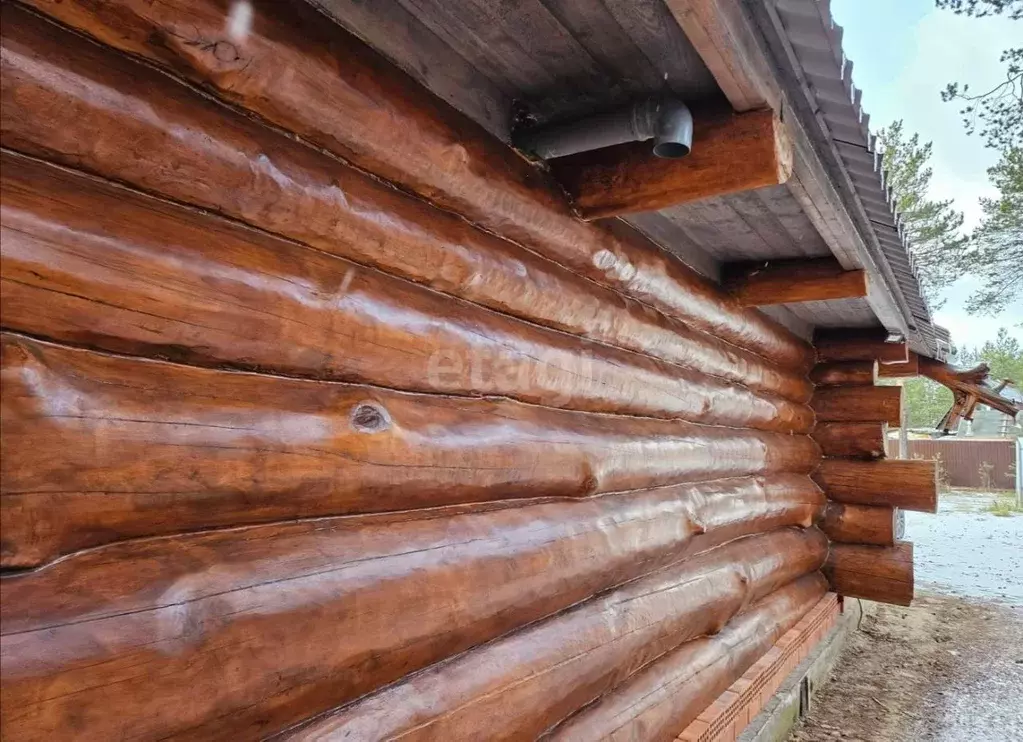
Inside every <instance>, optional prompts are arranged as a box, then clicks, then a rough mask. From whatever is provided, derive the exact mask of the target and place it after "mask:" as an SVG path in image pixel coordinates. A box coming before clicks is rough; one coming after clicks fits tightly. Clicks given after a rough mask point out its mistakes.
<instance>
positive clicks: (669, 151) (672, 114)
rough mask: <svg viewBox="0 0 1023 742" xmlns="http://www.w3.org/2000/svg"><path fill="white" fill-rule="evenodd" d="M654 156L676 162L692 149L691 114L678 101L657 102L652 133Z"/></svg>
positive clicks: (683, 104) (671, 99) (668, 99)
mask: <svg viewBox="0 0 1023 742" xmlns="http://www.w3.org/2000/svg"><path fill="white" fill-rule="evenodd" d="M653 139H654V155H656V156H657V157H663V158H665V159H668V160H677V159H681V158H683V157H685V156H686V155H688V154H689V153H690V152H691V151H692V149H693V114H692V113H691V112H690V110H689V107H688V106H687V105H686V104H685V103H683V102H682V101H680V100H676V99H674V98H667V99H664V100H661V101H659V102H658V112H657V124H656V128H655V131H654V137H653Z"/></svg>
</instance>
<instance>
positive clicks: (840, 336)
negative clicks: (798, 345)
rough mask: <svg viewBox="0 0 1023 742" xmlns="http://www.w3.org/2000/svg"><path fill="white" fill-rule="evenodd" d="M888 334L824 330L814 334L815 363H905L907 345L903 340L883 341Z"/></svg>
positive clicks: (879, 330) (877, 331)
mask: <svg viewBox="0 0 1023 742" xmlns="http://www.w3.org/2000/svg"><path fill="white" fill-rule="evenodd" d="M887 338H888V331H887V330H885V329H884V328H881V327H879V328H877V329H823V330H818V331H817V332H816V333H814V338H813V344H814V347H815V348H816V349H817V360H818V361H820V362H834V361H878V362H879V363H881V364H882V365H884V364H889V363H893V364H904V363H906V362H908V361H909V344H908V343H907V342H906V341H905V340H901V341H898V342H892V343H889V342H886V340H887Z"/></svg>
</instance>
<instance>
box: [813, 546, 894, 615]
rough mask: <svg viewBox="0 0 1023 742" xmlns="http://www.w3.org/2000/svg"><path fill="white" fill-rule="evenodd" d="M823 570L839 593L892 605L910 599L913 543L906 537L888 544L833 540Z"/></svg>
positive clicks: (832, 586)
mask: <svg viewBox="0 0 1023 742" xmlns="http://www.w3.org/2000/svg"><path fill="white" fill-rule="evenodd" d="M823 571H824V575H825V576H826V577H827V578H828V582H829V583H830V584H831V589H832V590H834V591H835V592H836V593H838V594H840V595H845V596H848V597H850V598H863V599H864V600H874V601H877V602H878V603H890V604H892V605H910V604H911V603H912V602H913V590H914V588H913V544H911V543H909V542H908V541H900V542H899V543H897V544H895V546H890V547H885V546H866V545H861V544H832V545H831V550H830V552H829V553H828V561H827V564H825V565H824V568H823Z"/></svg>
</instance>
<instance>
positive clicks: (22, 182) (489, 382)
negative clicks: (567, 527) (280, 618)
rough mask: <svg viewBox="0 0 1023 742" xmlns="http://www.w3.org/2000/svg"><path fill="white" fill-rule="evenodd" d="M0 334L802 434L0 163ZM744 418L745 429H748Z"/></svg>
mask: <svg viewBox="0 0 1023 742" xmlns="http://www.w3.org/2000/svg"><path fill="white" fill-rule="evenodd" d="M2 162H3V167H2V176H0V177H2V188H3V204H2V209H3V223H2V225H0V228H2V230H3V239H2V245H0V250H2V264H0V271H2V274H0V275H2V281H3V283H2V287H3V290H2V294H0V309H2V311H3V315H4V324H5V325H6V326H7V327H8V328H11V329H15V330H18V331H21V332H25V333H30V334H33V335H40V336H44V337H48V338H53V339H56V340H60V341H63V342H69V343H74V344H81V345H85V346H89V347H95V348H100V349H104V350H111V351H115V352H125V353H129V354H133V355H145V356H163V357H169V358H172V359H175V360H180V361H182V362H187V363H193V364H200V365H207V366H230V367H233V368H240V369H246V370H254V371H262V370H267V371H273V372H276V373H281V374H287V375H294V376H302V377H311V378H322V379H333V380H340V381H351V382H359V383H369V384H375V385H379V386H384V387H390V388H398V389H406V390H414V391H422V392H432V393H443V394H459V395H473V396H479V395H501V396H506V397H511V398H515V399H518V400H522V401H526V402H531V403H535V404H541V405H547V406H554V407H563V408H567V409H585V410H590V411H602V412H618V413H626V414H633V415H644V416H653V417H664V418H677V419H694V420H695V419H697V418H699V419H700V421H701V422H705V423H715V424H716V423H721V424H726V425H734V426H739V427H745V426H749V425H755V426H758V427H765V428H773V429H778V430H782V429H784V430H793V431H799V432H804V431H806V430H808V429H809V426H810V424H811V419H812V413H811V412H810V410H809V408H807V407H805V406H803V405H797V404H795V403H793V402H789V401H787V400H784V399H782V398H781V397H777V396H773V395H765V394H755V393H753V392H751V391H750V390H749V389H747V388H745V387H742V386H739V385H735V384H729V383H727V382H725V381H724V380H721V379H718V378H715V377H710V376H704V375H702V374H699V373H698V372H695V371H688V370H686V369H683V368H681V367H679V366H675V365H672V364H667V363H664V362H663V361H658V360H655V359H652V358H648V357H645V356H642V355H639V354H636V353H630V352H628V351H624V350H620V349H615V348H611V347H609V346H606V345H602V344H598V343H594V342H592V341H587V340H583V339H580V338H576V337H573V336H571V335H566V334H564V333H561V332H556V331H554V330H548V329H545V328H541V327H538V326H537V325H534V324H531V323H527V322H523V321H521V320H517V319H514V318H510V317H507V316H505V315H502V314H498V313H495V312H490V311H488V310H485V309H482V308H480V307H478V306H475V305H473V304H469V303H466V302H462V301H459V300H456V299H452V298H450V297H446V296H444V295H442V294H438V293H436V292H434V291H430V290H429V289H427V288H424V287H422V286H418V285H416V284H413V283H409V282H407V281H403V280H401V279H398V278H394V277H391V276H389V275H387V274H384V273H381V272H379V271H376V270H373V269H369V268H364V267H362V266H359V265H356V264H354V263H350V262H348V261H344V260H341V259H340V258H335V257H333V256H330V255H326V254H324V253H322V252H318V251H315V250H310V249H308V248H305V247H302V246H300V245H295V244H293V243H288V242H285V241H283V240H280V239H277V238H274V237H270V236H268V235H264V234H262V233H257V232H254V231H252V230H248V229H244V228H242V227H239V226H236V225H234V224H231V223H227V222H224V221H222V220H220V219H217V218H215V217H212V216H208V215H204V214H200V213H198V212H195V211H189V210H186V209H184V208H182V207H178V206H176V205H173V204H166V203H163V202H160V201H156V200H154V199H151V198H148V197H144V196H141V195H136V194H132V193H129V192H126V191H124V190H122V189H117V188H114V187H111V186H109V185H106V184H103V183H98V182H95V181H93V180H91V179H87V178H84V177H81V176H75V175H73V174H71V173H68V172H65V171H61V170H59V169H57V168H53V167H47V166H45V165H40V164H37V163H34V162H30V161H26V160H25V159H24V158H20V157H17V156H14V155H5V156H4V159H3V161H2ZM758 418H761V419H762V420H763V422H760V421H758Z"/></svg>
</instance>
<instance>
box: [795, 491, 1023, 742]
mask: <svg viewBox="0 0 1023 742" xmlns="http://www.w3.org/2000/svg"><path fill="white" fill-rule="evenodd" d="M991 499H992V496H990V495H986V494H978V493H964V492H954V493H950V494H948V495H942V500H941V509H940V512H939V514H938V515H937V516H934V515H929V516H928V515H921V514H917V513H907V521H906V538H907V539H908V540H910V541H913V542H914V544H915V549H916V553H915V563H916V581H917V586H918V587H917V600H916V601H915V602H914V604H913V607H911V608H898V607H894V606H887V605H880V604H877V603H869V602H867V601H863V604H862V605H863V608H864V616H863V619H862V621H861V625H860V629H859V631H856V632H855V633H854V634H853V635H852V636H851V637H850V638H849V641H848V643H847V645H846V649H845V651H844V652H843V654H842V657H841V658H840V659H839V662H838V664H837V666H836V668H835V672H834V675H833V678H832V680H831V682H830V683H829V684H828V685H827V687H826V688H825V689H824V691H823V692H822V693H821V694H820V695H819V696H818V697H817V699H816V702H815V704H814V708H813V710H812V712H811V713H810V715H809V716H808V717H807V718H806V719H805V720H804V722H803V723H802V724H801V725H800V726H799V727H797V728H796V729H795V730H793V733H792V735H791V737H790V742H825V741H827V740H836V739H837V740H849V741H850V742H856V741H857V740H859V741H860V742H916V741H917V740H920V741H924V740H926V741H928V742H1020V740H1023V516H1012V517H1006V518H1000V517H996V516H994V515H992V514H990V513H987V512H984V508H985V507H986V506H987V505H988V504H989V503H990V501H991Z"/></svg>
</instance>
